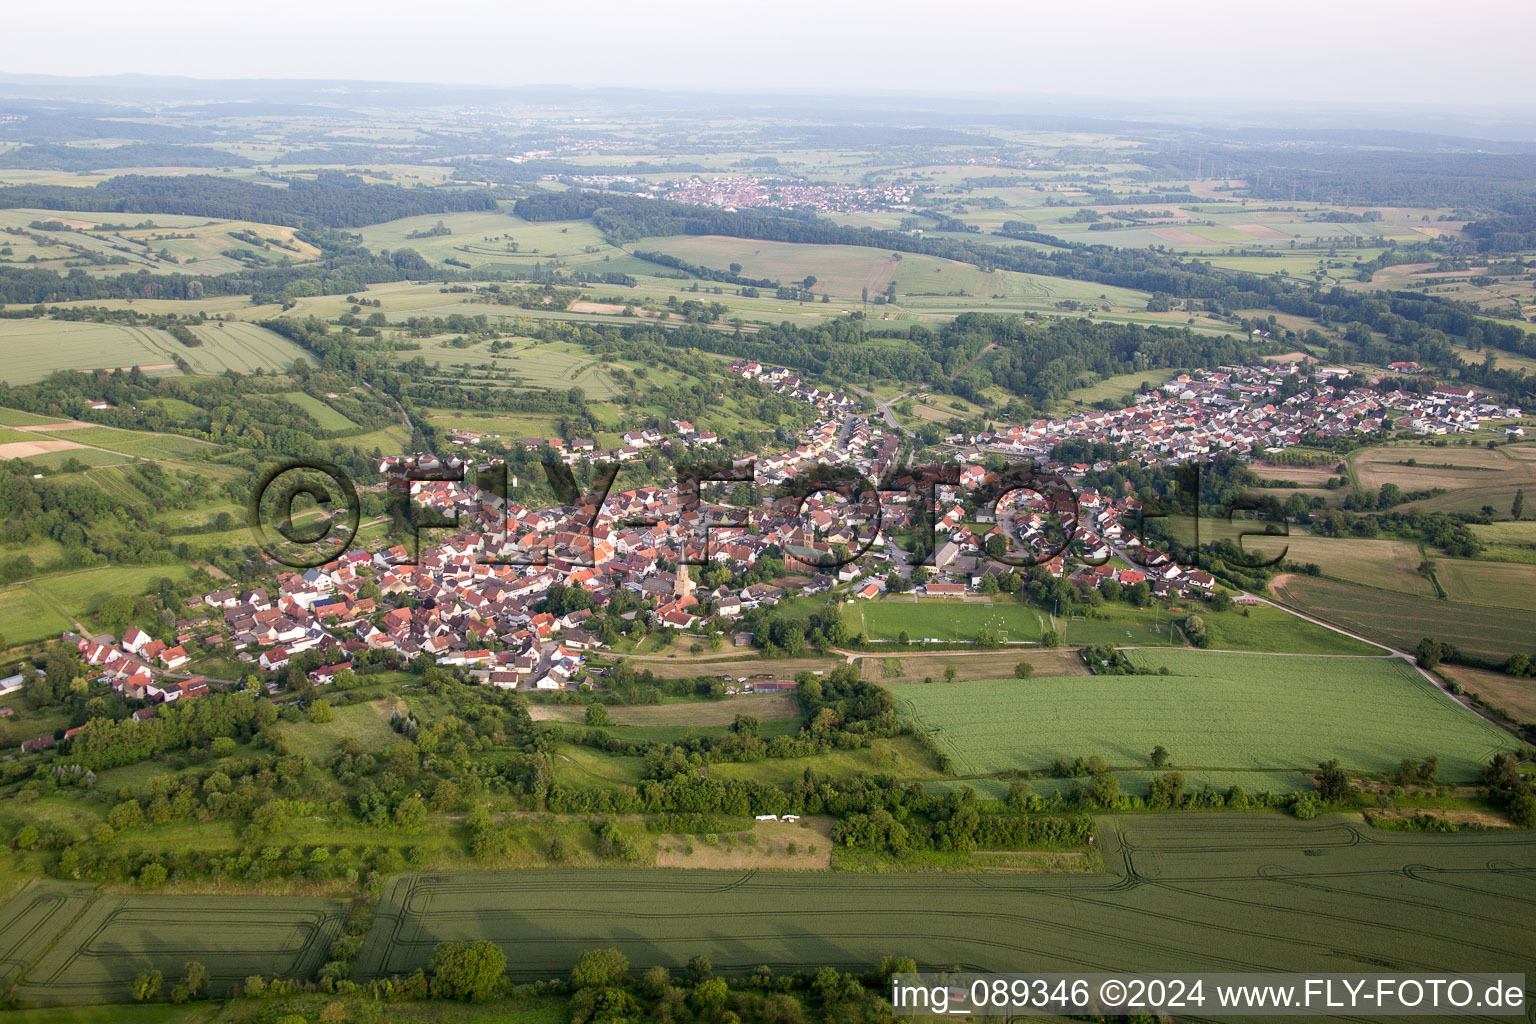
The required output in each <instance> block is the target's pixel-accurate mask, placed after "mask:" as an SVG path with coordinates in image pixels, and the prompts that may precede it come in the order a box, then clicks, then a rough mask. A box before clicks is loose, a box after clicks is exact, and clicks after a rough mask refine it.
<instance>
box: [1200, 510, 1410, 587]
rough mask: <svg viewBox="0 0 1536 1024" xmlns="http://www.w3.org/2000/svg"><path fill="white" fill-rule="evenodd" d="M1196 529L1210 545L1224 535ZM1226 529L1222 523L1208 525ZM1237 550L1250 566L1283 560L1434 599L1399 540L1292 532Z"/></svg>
mask: <svg viewBox="0 0 1536 1024" xmlns="http://www.w3.org/2000/svg"><path fill="white" fill-rule="evenodd" d="M1207 525H1211V524H1205V523H1202V524H1201V528H1202V529H1201V539H1202V540H1207V539H1210V540H1214V539H1217V538H1219V537H1222V536H1225V535H1226V530H1223V529H1217V530H1215V531H1213V532H1212V533H1210V534H1207V533H1206V532H1205V530H1206V527H1207ZM1214 525H1217V526H1219V527H1226V526H1228V524H1226V523H1217V524H1214ZM1247 528H1248V529H1258V530H1262V529H1263V526H1262V525H1260V524H1252V523H1250V524H1248V526H1247ZM1242 545H1243V550H1244V551H1251V552H1253V553H1254V554H1255V556H1257V557H1256V559H1255V560H1256V561H1257V560H1261V559H1269V558H1279V557H1282V556H1283V557H1284V559H1285V561H1287V562H1296V563H1299V564H1302V565H1305V564H1307V563H1308V562H1311V563H1313V564H1315V565H1317V566H1318V567H1319V568H1320V569H1322V571H1323V575H1324V576H1330V577H1333V578H1334V579H1340V580H1344V581H1345V582H1346V583H1360V584H1364V585H1365V586H1369V587H1381V588H1383V589H1386V590H1396V591H1399V592H1401V593H1404V594H1418V595H1420V596H1424V597H1432V596H1434V593H1435V590H1434V587H1432V586H1431V585H1430V582H1429V579H1428V578H1427V577H1425V576H1422V575H1420V574H1419V564H1420V563H1421V562H1423V561H1424V556H1423V555H1422V554H1420V552H1419V548H1418V545H1417V544H1410V543H1408V542H1407V541H1401V540H1366V539H1364V538H1360V537H1316V536H1312V535H1310V534H1303V533H1295V532H1293V533H1292V534H1291V535H1290V536H1288V537H1251V536H1250V537H1245V538H1243V541H1242Z"/></svg>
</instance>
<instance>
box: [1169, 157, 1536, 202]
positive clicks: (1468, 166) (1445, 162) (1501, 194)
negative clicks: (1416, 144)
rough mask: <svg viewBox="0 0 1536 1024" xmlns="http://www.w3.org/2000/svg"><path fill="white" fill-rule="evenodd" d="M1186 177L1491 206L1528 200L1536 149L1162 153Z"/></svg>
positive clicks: (1305, 193) (1273, 194) (1316, 196)
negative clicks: (1215, 178) (1532, 152)
mask: <svg viewBox="0 0 1536 1024" xmlns="http://www.w3.org/2000/svg"><path fill="white" fill-rule="evenodd" d="M1161 159H1162V161H1163V162H1164V163H1166V165H1167V166H1168V168H1169V169H1170V170H1171V171H1174V172H1176V173H1178V174H1180V175H1187V176H1190V177H1193V176H1195V175H1196V174H1197V173H1203V174H1206V175H1211V176H1214V175H1216V174H1217V173H1220V174H1221V175H1222V176H1223V177H1243V178H1247V179H1248V180H1249V182H1250V185H1249V187H1248V188H1247V189H1246V194H1247V195H1250V196H1252V197H1254V198H1257V199H1277V200H1285V201H1303V202H1320V203H1342V204H1346V205H1356V206H1360V205H1378V206H1427V207H1435V206H1487V207H1496V208H1501V207H1503V206H1504V205H1505V204H1507V203H1510V202H1522V201H1524V202H1528V201H1529V200H1530V196H1531V193H1532V192H1533V191H1536V154H1529V153H1472V152H1460V153H1443V152H1442V153H1424V152H1417V153H1415V152H1407V151H1404V150H1393V149H1362V150H1343V149H1330V150H1324V149H1319V148H1317V147H1314V146H1308V147H1305V148H1302V147H1294V148H1275V149H1262V150H1260V149H1242V148H1222V147H1217V148H1212V149H1190V148H1183V149H1181V150H1179V151H1177V152H1168V153H1164V154H1162V157H1161Z"/></svg>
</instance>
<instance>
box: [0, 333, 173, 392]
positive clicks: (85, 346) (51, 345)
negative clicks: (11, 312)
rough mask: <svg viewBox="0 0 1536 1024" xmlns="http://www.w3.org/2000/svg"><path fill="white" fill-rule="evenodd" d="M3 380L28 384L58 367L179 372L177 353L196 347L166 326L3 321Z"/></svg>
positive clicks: (1, 344) (160, 372) (150, 372)
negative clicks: (132, 368) (170, 333)
mask: <svg viewBox="0 0 1536 1024" xmlns="http://www.w3.org/2000/svg"><path fill="white" fill-rule="evenodd" d="M0 349H4V351H5V354H6V363H5V369H4V370H3V371H0V372H3V375H4V379H5V380H6V381H9V382H10V383H12V384H30V383H32V382H33V381H38V380H42V379H43V378H44V377H46V376H48V375H49V374H50V373H53V372H54V371H55V370H97V369H103V368H105V369H114V368H117V367H122V368H124V369H128V368H130V367H134V366H137V367H139V368H140V369H142V370H143V371H144V372H145V373H148V374H150V375H152V376H153V375H160V376H165V375H176V374H178V373H180V371H179V370H177V369H176V363H175V360H174V359H173V358H172V357H173V356H175V355H179V354H183V353H187V352H191V351H193V350H192V349H189V348H187V347H186V346H184V345H182V344H181V343H180V342H178V341H177V340H176V339H175V338H172V337H171V336H170V335H169V334H166V333H165V332H164V331H156V330H152V329H150V328H147V327H127V326H124V325H121V324H97V323H88V322H85V321H78V322H68V321H59V320H0Z"/></svg>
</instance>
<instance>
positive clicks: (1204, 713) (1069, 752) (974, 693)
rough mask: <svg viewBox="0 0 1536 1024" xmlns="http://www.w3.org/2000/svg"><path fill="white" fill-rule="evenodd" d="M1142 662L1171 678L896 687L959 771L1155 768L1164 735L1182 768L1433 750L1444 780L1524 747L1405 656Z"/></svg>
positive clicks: (1370, 762)
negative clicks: (1092, 761)
mask: <svg viewBox="0 0 1536 1024" xmlns="http://www.w3.org/2000/svg"><path fill="white" fill-rule="evenodd" d="M1131 658H1132V660H1133V661H1135V662H1136V663H1138V664H1143V665H1146V666H1148V667H1152V668H1159V667H1163V666H1167V667H1168V668H1169V669H1170V671H1171V672H1172V673H1173V674H1172V675H1168V676H1072V677H1067V678H1044V679H1028V680H997V681H979V682H968V683H950V684H934V685H932V686H908V687H903V688H902V689H901V690H900V691H899V692H898V694H897V696H898V699H899V700H900V702H901V706H902V708H903V711H904V713H905V714H906V715H908V716H909V717H910V718H911V719H912V720H913V721H914V722H916V723H917V724H918V725H919V726H921V727H922V728H924V729H926V730H928V731H929V733H930V734H932V735H933V736H934V738H935V739H936V740H937V741H938V743H939V744H940V746H941V747H942V748H943V749H944V750H945V752H946V753H948V754H949V756H950V758H951V759H952V761H953V763H954V765H955V771H956V773H957V774H961V775H973V774H974V775H981V774H992V773H996V772H1000V771H1004V770H1007V769H1026V770H1038V769H1042V768H1045V767H1047V766H1048V765H1049V764H1050V762H1051V761H1052V760H1054V759H1056V758H1065V759H1068V760H1070V759H1071V758H1073V757H1078V756H1082V757H1088V756H1090V755H1094V754H1097V755H1099V756H1101V757H1103V758H1104V759H1105V760H1106V761H1107V762H1109V765H1110V767H1111V768H1146V767H1149V764H1148V760H1147V758H1148V753H1149V752H1150V751H1151V750H1152V748H1153V747H1154V746H1156V745H1158V744H1162V745H1163V746H1165V747H1167V748H1168V750H1169V751H1171V752H1172V755H1173V763H1174V764H1175V765H1178V766H1188V767H1190V768H1200V769H1216V770H1247V771H1254V770H1262V771H1268V770H1306V769H1309V768H1312V767H1314V766H1315V765H1316V764H1317V763H1318V762H1319V761H1322V760H1325V759H1327V758H1330V757H1337V758H1338V759H1339V760H1340V761H1341V762H1343V764H1344V765H1345V766H1347V767H1349V768H1354V769H1358V770H1363V771H1386V770H1388V769H1390V768H1393V767H1395V766H1396V765H1397V763H1398V762H1399V761H1400V760H1401V759H1402V758H1404V757H1423V756H1424V755H1425V754H1435V755H1437V756H1438V757H1439V758H1440V763H1441V766H1442V769H1441V772H1442V777H1444V778H1446V779H1450V780H1459V781H1468V780H1471V779H1474V778H1476V775H1477V771H1478V768H1479V766H1480V765H1481V764H1483V763H1484V762H1486V761H1487V760H1488V758H1490V757H1491V756H1492V755H1493V754H1494V753H1495V752H1497V751H1499V750H1515V749H1519V746H1520V745H1519V743H1518V742H1517V741H1516V740H1515V739H1514V738H1513V737H1512V736H1510V735H1509V734H1508V733H1506V732H1504V731H1503V730H1501V729H1498V728H1497V727H1495V726H1493V725H1491V724H1489V723H1487V722H1484V721H1483V720H1482V719H1480V718H1478V717H1476V716H1475V715H1473V714H1472V713H1471V712H1469V711H1466V710H1465V709H1463V708H1461V707H1459V706H1457V705H1456V704H1455V703H1454V702H1453V701H1452V700H1451V698H1450V697H1448V696H1446V695H1445V694H1443V693H1440V692H1439V691H1437V690H1436V689H1435V688H1434V687H1433V686H1431V684H1429V683H1428V682H1427V681H1425V680H1424V679H1423V677H1421V676H1420V675H1419V674H1418V672H1417V671H1416V670H1415V669H1413V668H1412V667H1411V666H1409V665H1407V664H1406V663H1404V662H1402V661H1400V660H1397V659H1387V658H1360V659H1344V658H1324V657H1308V656H1298V657H1287V656H1282V655H1263V654H1223V653H1212V652H1204V651H1192V650H1181V651H1177V650H1143V651H1135V652H1132V653H1131Z"/></svg>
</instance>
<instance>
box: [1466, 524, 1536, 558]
mask: <svg viewBox="0 0 1536 1024" xmlns="http://www.w3.org/2000/svg"><path fill="white" fill-rule="evenodd" d="M1471 529H1472V532H1473V533H1474V534H1476V535H1477V539H1478V540H1479V541H1481V542H1482V544H1483V552H1482V556H1483V557H1484V558H1486V559H1490V560H1495V561H1500V562H1526V563H1531V564H1536V521H1531V520H1522V521H1520V522H1513V523H1488V524H1487V525H1474V526H1473V527H1472V528H1471Z"/></svg>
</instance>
